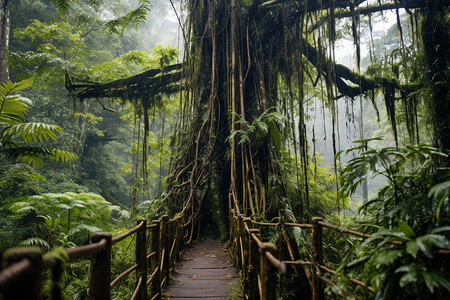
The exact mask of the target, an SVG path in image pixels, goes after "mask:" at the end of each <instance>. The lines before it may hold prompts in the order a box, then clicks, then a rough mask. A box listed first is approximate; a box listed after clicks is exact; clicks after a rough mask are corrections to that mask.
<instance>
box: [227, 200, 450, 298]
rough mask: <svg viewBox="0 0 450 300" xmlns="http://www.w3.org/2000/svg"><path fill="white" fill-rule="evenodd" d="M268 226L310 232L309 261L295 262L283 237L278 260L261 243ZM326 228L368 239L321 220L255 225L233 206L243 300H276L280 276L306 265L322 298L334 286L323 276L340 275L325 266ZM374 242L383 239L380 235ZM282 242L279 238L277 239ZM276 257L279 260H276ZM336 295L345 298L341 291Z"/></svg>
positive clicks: (272, 247)
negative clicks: (285, 255) (282, 254)
mask: <svg viewBox="0 0 450 300" xmlns="http://www.w3.org/2000/svg"><path fill="white" fill-rule="evenodd" d="M265 226H271V227H274V228H276V230H277V231H278V233H279V234H280V235H281V231H282V230H283V228H287V227H299V228H301V229H305V230H311V260H310V261H307V260H306V261H305V260H299V259H295V255H294V251H293V249H294V247H293V246H292V245H291V244H290V242H289V239H287V238H285V239H284V240H283V241H282V242H283V243H284V244H285V247H286V248H287V249H288V251H287V252H288V253H289V254H288V255H289V258H288V260H284V258H283V257H280V255H279V251H278V249H277V246H276V245H275V244H273V243H265V242H262V238H261V234H260V231H261V229H262V227H265ZM323 228H328V229H331V230H334V231H337V232H340V233H345V234H350V235H353V236H356V237H360V238H368V237H369V235H367V234H364V233H361V232H357V231H354V230H349V229H342V228H340V227H338V226H336V225H332V224H329V223H326V222H324V221H323V219H322V218H318V217H315V218H312V220H311V224H297V223H265V222H256V221H254V220H252V219H251V218H249V217H246V216H245V215H243V214H241V213H240V212H239V208H238V206H237V204H236V203H235V205H234V209H231V213H230V244H231V247H232V248H233V249H234V251H232V255H234V257H233V258H234V261H235V263H236V265H237V266H238V267H239V268H240V269H241V272H242V278H241V279H242V282H243V287H244V293H245V294H246V295H245V298H246V299H262V300H275V299H278V298H277V288H276V287H277V282H278V280H279V277H280V276H279V274H285V273H286V270H287V267H288V266H290V267H293V268H296V267H297V266H302V267H303V266H309V270H310V271H309V274H310V276H309V277H310V278H309V281H310V286H311V289H312V299H313V300H323V299H325V293H324V291H325V284H327V285H334V283H333V282H332V281H330V280H328V279H325V277H324V276H323V273H329V274H332V275H336V276H339V277H340V276H341V274H339V273H337V272H336V271H335V270H333V269H331V268H329V267H328V266H326V265H324V259H323V241H322V239H323V234H322V229H323ZM377 239H379V240H383V239H384V237H382V236H380V237H378V238H377ZM280 240H281V239H280ZM390 243H391V244H396V245H403V242H401V241H391V242H390ZM436 253H440V254H447V255H449V254H450V251H449V250H444V249H440V250H436ZM277 256H278V258H277ZM346 279H347V280H348V281H349V282H351V283H353V284H355V285H359V286H361V287H363V288H364V289H366V290H367V291H368V292H369V293H373V292H374V289H373V288H372V287H370V286H368V285H367V284H366V283H364V282H362V281H360V280H357V279H354V278H348V277H347V278H346ZM337 292H338V293H339V294H340V295H341V296H342V297H343V298H347V297H346V295H345V294H344V292H343V291H342V290H341V289H339V288H338V289H337Z"/></svg>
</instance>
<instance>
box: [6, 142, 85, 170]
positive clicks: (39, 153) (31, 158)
mask: <svg viewBox="0 0 450 300" xmlns="http://www.w3.org/2000/svg"><path fill="white" fill-rule="evenodd" d="M0 153H3V154H4V155H5V156H6V157H7V158H9V159H12V160H22V161H23V162H24V163H27V164H30V165H32V166H34V167H41V166H42V165H43V163H44V158H50V159H53V160H56V161H65V162H69V161H74V160H75V159H77V158H78V156H77V155H76V154H74V153H72V152H70V151H66V150H61V149H57V148H53V147H36V146H34V147H32V146H30V147H26V146H24V147H16V148H8V149H1V150H0Z"/></svg>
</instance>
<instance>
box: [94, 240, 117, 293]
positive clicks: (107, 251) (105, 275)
mask: <svg viewBox="0 0 450 300" xmlns="http://www.w3.org/2000/svg"><path fill="white" fill-rule="evenodd" d="M111 239H112V237H111V233H109V232H97V233H94V234H93V235H92V236H91V243H92V244H95V243H99V242H100V241H102V240H105V241H106V245H105V248H104V249H103V250H101V251H99V252H97V253H95V254H94V255H92V258H91V276H90V280H89V299H95V300H110V299H111V288H110V285H109V284H110V282H111V246H112V241H111Z"/></svg>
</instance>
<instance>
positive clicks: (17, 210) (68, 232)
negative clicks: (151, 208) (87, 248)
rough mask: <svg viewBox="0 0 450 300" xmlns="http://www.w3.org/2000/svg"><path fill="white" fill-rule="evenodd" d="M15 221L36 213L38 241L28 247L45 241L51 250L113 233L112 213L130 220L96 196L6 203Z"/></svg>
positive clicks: (42, 197)
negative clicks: (93, 235)
mask: <svg viewBox="0 0 450 300" xmlns="http://www.w3.org/2000/svg"><path fill="white" fill-rule="evenodd" d="M5 206H6V207H7V208H8V210H9V211H10V212H12V213H13V214H14V218H16V219H17V218H21V217H22V216H23V215H26V214H29V213H30V212H33V213H34V214H35V215H36V220H35V222H38V223H39V224H41V226H40V229H41V230H40V232H39V233H38V234H39V237H38V239H33V240H29V241H28V243H31V244H33V243H34V244H39V243H40V241H41V240H43V239H45V241H46V243H47V244H48V245H49V247H53V246H54V245H59V246H66V247H67V246H75V245H76V244H80V243H81V244H84V243H86V242H88V238H89V235H90V234H91V233H93V232H97V231H102V230H103V231H108V230H109V229H111V224H112V219H111V213H112V212H115V213H116V214H117V216H118V218H129V217H130V215H129V213H128V212H127V211H126V210H123V209H122V208H120V207H118V206H114V205H112V204H111V203H109V202H107V201H106V200H105V199H104V198H103V197H101V196H100V195H97V194H94V193H79V194H77V193H73V192H66V193H63V194H52V193H48V194H42V195H35V196H24V197H19V198H15V199H11V200H7V201H6V202H5Z"/></svg>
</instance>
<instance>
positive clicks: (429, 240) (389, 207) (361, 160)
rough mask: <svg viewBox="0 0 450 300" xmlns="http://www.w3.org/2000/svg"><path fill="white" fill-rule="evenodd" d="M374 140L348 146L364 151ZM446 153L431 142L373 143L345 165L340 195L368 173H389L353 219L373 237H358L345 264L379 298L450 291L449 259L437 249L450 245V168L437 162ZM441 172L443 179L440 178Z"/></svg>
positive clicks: (352, 189)
mask: <svg viewBox="0 0 450 300" xmlns="http://www.w3.org/2000/svg"><path fill="white" fill-rule="evenodd" d="M370 141H371V140H364V141H360V143H361V145H360V146H357V147H355V148H352V149H350V150H348V151H357V152H361V151H363V149H365V148H366V147H367V143H369V142H370ZM446 157H447V155H445V154H444V153H442V152H440V151H438V149H436V148H434V147H431V146H428V145H418V146H408V147H406V148H400V149H398V148H393V147H387V148H383V149H380V150H373V149H369V150H367V151H363V152H361V153H360V154H359V155H358V156H357V157H355V158H354V159H352V160H350V161H349V162H348V164H347V165H346V166H345V167H344V168H343V170H342V175H341V190H340V197H347V196H351V195H352V194H353V193H354V192H355V189H356V186H357V185H358V184H359V183H360V182H361V180H362V179H363V178H366V177H368V176H375V175H382V176H385V177H386V178H387V185H386V186H385V187H383V188H382V189H380V190H379V192H378V195H377V197H376V198H375V199H372V200H370V201H369V202H368V203H366V204H364V205H363V206H362V207H361V208H360V211H359V214H358V216H357V218H356V220H355V222H354V223H353V225H355V224H356V225H359V227H360V228H361V230H363V231H364V232H366V233H368V234H370V237H369V238H368V239H366V240H365V241H364V242H362V243H355V244H354V247H353V250H352V251H351V252H349V254H348V255H347V257H346V259H345V260H344V261H343V263H342V264H341V266H340V267H341V268H342V269H344V270H346V271H347V272H348V274H347V275H349V276H351V277H355V276H361V278H363V281H367V282H369V283H370V284H371V285H372V286H373V287H374V288H375V289H377V290H378V292H377V295H378V296H377V297H378V298H380V299H408V298H411V297H416V296H417V295H421V297H422V299H429V298H433V297H436V296H437V295H440V296H439V297H443V298H445V297H446V296H445V295H447V296H448V295H449V292H450V277H449V276H448V268H449V265H448V264H447V263H442V258H441V257H439V254H436V252H435V250H437V249H450V240H449V235H448V232H449V228H450V227H449V225H450V214H449V213H450V203H449V186H450V184H449V182H450V181H449V172H448V169H446V168H442V167H437V168H436V166H439V163H440V161H441V160H442V159H443V158H446ZM437 172H439V173H440V177H439V178H440V180H444V181H443V182H440V183H437V182H436V181H435V179H436V178H438V177H436V173H437ZM393 243H394V244H393ZM395 243H396V244H395ZM361 263H364V264H363V265H362V264H361ZM362 266H363V269H361V267H362ZM443 298H442V299H443Z"/></svg>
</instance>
